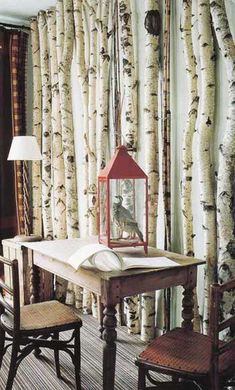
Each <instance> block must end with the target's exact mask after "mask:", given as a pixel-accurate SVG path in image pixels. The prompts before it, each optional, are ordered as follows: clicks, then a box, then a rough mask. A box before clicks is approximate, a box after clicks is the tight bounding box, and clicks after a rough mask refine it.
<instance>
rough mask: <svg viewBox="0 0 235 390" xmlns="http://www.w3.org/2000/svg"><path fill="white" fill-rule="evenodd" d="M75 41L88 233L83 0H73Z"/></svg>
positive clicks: (86, 230)
mask: <svg viewBox="0 0 235 390" xmlns="http://www.w3.org/2000/svg"><path fill="white" fill-rule="evenodd" d="M73 12H74V27H75V42H76V63H77V74H78V80H79V83H80V88H81V94H82V112H83V125H82V129H83V141H84V151H85V152H84V159H83V168H84V169H83V176H84V189H83V192H84V194H85V195H86V207H85V217H86V224H84V226H83V232H84V234H85V235H87V234H88V158H89V157H88V147H87V146H88V144H87V139H88V69H87V68H88V67H87V64H86V60H85V29H84V25H85V20H84V11H83V4H82V1H81V0H73Z"/></svg>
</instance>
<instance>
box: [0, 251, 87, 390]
mask: <svg viewBox="0 0 235 390" xmlns="http://www.w3.org/2000/svg"><path fill="white" fill-rule="evenodd" d="M0 262H2V263H4V266H5V267H9V268H10V271H11V273H12V283H13V286H12V287H11V286H7V285H6V284H5V283H4V282H2V281H0V367H1V364H2V359H3V356H4V354H5V352H6V350H7V348H8V347H9V346H10V345H12V353H11V364H10V368H9V374H8V380H7V385H6V390H11V388H12V385H13V381H14V377H15V375H16V371H17V368H18V366H19V364H20V362H21V361H22V360H23V358H25V357H26V356H27V355H28V354H29V353H30V352H32V351H35V354H36V356H37V355H38V354H39V353H40V352H41V351H40V348H41V347H45V348H50V349H53V350H54V357H55V367H56V373H57V376H58V377H59V378H60V377H61V374H60V364H59V350H63V351H65V352H67V353H68V354H69V355H70V357H71V359H72V361H73V363H74V367H75V382H76V389H77V390H81V379H80V365H81V364H80V327H81V326H82V321H81V319H80V318H79V317H78V316H77V315H76V313H75V312H74V311H73V310H72V309H71V308H69V307H68V306H66V305H64V304H62V303H60V302H58V301H48V302H42V303H36V304H32V305H28V306H23V307H20V303H19V279H18V262H17V260H13V261H9V260H7V259H4V258H3V257H1V256H0ZM10 296H12V298H13V299H10ZM12 302H13V303H12ZM66 330H73V333H72V337H71V338H70V339H69V340H68V341H64V340H63V341H62V340H60V339H59V334H60V332H62V331H66ZM5 340H11V342H12V344H8V345H6V346H5ZM72 341H73V342H72ZM22 346H23V347H22Z"/></svg>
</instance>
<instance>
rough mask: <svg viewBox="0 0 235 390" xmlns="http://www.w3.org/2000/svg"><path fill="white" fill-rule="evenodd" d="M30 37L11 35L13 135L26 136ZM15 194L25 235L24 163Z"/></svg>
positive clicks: (20, 229)
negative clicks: (28, 44)
mask: <svg viewBox="0 0 235 390" xmlns="http://www.w3.org/2000/svg"><path fill="white" fill-rule="evenodd" d="M27 42H28V35H27V34H26V33H24V32H21V31H12V32H11V35H10V45H9V52H10V70H11V102H12V104H11V107H12V131H13V135H25V134H26V113H25V96H26V93H25V74H26V72H25V64H26V55H27ZM15 194H16V212H17V225H18V232H19V233H20V234H23V233H24V206H23V172H22V162H21V161H17V162H15Z"/></svg>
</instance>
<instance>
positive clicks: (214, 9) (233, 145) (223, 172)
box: [210, 0, 235, 318]
mask: <svg viewBox="0 0 235 390" xmlns="http://www.w3.org/2000/svg"><path fill="white" fill-rule="evenodd" d="M210 9H211V15H212V19H213V25H214V30H215V34H216V38H217V41H218V44H219V48H220V50H221V53H222V55H223V58H224V61H225V65H226V71H227V79H228V114H227V124H226V130H225V132H224V136H223V139H222V143H221V145H220V147H219V152H220V154H219V169H218V188H217V221H218V238H219V259H218V277H219V281H220V282H222V283H223V282H226V281H228V280H229V279H232V278H234V277H235V238H234V235H235V220H234V214H233V213H234V207H235V201H234V199H235V188H234V178H235V103H234V102H235V44H234V40H233V37H232V34H231V30H230V27H229V23H228V19H227V15H226V8H225V4H224V0H216V1H210ZM234 304H235V297H234V293H233V294H229V293H228V294H227V295H226V297H224V299H223V317H224V318H226V317H227V316H229V314H230V313H231V311H232V310H234Z"/></svg>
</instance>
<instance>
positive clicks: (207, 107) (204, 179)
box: [198, 0, 216, 333]
mask: <svg viewBox="0 0 235 390" xmlns="http://www.w3.org/2000/svg"><path fill="white" fill-rule="evenodd" d="M211 27H212V26H211V18H210V5H209V0H206V1H205V0H203V1H202V0H200V1H199V3H198V30H199V37H198V38H199V53H200V61H201V67H200V68H201V94H200V99H201V104H200V112H199V125H198V132H199V156H198V157H199V181H200V202H201V205H202V208H203V225H202V229H203V235H204V257H205V259H206V268H205V297H204V315H203V328H204V332H205V333H207V332H208V322H209V286H210V284H212V283H213V282H214V281H215V274H216V222H215V201H214V186H213V180H212V178H213V171H212V169H211V167H212V158H211V153H210V146H211V141H212V135H213V134H212V132H213V128H214V104H215V56H214V47H213V37H212V30H211Z"/></svg>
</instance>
